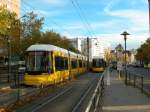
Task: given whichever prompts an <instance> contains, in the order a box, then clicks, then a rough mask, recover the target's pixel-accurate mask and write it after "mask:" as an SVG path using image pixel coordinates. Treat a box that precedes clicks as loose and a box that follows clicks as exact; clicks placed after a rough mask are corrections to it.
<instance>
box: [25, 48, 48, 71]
mask: <svg viewBox="0 0 150 112" xmlns="http://www.w3.org/2000/svg"><path fill="white" fill-rule="evenodd" d="M26 67H27V72H48V71H49V70H50V69H49V68H50V63H49V53H48V52H39V51H38V52H37V51H36V52H28V53H27V56H26Z"/></svg>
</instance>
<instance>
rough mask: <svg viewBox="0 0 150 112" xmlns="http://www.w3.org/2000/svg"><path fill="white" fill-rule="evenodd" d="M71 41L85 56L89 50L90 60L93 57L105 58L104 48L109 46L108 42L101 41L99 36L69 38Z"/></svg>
mask: <svg viewBox="0 0 150 112" xmlns="http://www.w3.org/2000/svg"><path fill="white" fill-rule="evenodd" d="M88 41H89V46H88V44H87V43H88ZM71 43H72V45H73V46H74V47H75V48H77V49H78V50H79V51H80V52H81V53H82V54H84V55H85V56H88V52H89V60H90V61H92V59H93V58H105V50H106V49H108V48H110V47H111V46H110V44H109V43H108V42H105V41H102V40H101V39H100V38H88V39H87V38H74V39H71ZM88 50H89V51H88Z"/></svg>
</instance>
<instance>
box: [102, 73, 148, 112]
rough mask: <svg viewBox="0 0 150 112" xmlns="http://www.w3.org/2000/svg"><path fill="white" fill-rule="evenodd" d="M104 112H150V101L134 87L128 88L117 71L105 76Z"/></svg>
mask: <svg viewBox="0 0 150 112" xmlns="http://www.w3.org/2000/svg"><path fill="white" fill-rule="evenodd" d="M105 84H106V85H105V94H104V99H103V100H104V105H103V111H102V112H150V99H149V97H148V96H146V95H145V94H142V93H141V91H140V90H139V89H137V88H133V87H132V86H126V85H125V84H124V81H122V79H121V78H120V77H119V75H118V73H117V71H116V70H113V71H112V72H107V74H106V75H105Z"/></svg>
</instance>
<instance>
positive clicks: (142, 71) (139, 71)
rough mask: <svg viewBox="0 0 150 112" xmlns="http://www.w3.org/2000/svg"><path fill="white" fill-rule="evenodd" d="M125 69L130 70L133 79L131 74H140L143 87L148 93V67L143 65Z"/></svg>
mask: <svg viewBox="0 0 150 112" xmlns="http://www.w3.org/2000/svg"><path fill="white" fill-rule="evenodd" d="M127 71H128V72H130V74H131V78H132V79H133V77H132V76H133V75H142V76H143V77H144V79H143V87H144V89H145V90H146V91H148V92H149V93H150V68H143V67H138V68H137V67H128V68H127ZM139 84H141V79H140V80H139Z"/></svg>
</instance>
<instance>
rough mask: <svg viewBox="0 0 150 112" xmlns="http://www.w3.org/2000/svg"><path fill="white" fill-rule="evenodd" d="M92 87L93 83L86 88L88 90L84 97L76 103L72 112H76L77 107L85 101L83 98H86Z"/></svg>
mask: <svg viewBox="0 0 150 112" xmlns="http://www.w3.org/2000/svg"><path fill="white" fill-rule="evenodd" d="M92 82H93V81H92ZM93 85H94V83H92V85H90V87H89V88H88V90H87V91H86V92H85V94H84V96H83V97H82V98H81V99H80V101H79V102H78V104H77V105H76V106H75V107H74V108H73V110H72V112H76V110H77V109H78V107H79V105H80V104H81V103H82V102H83V100H84V99H85V97H86V96H87V94H88V93H89V91H90V90H91V89H92V87H93Z"/></svg>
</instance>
